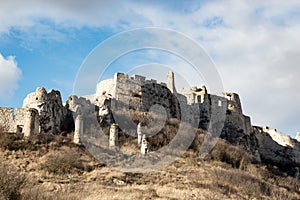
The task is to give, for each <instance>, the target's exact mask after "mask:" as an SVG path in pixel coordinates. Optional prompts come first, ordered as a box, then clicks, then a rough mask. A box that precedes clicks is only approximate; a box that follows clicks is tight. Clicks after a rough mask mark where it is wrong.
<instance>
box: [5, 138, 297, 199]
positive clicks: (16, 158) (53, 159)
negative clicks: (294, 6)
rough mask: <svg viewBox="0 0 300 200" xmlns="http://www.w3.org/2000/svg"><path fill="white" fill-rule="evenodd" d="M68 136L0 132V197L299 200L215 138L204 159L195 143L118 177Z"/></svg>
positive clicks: (293, 187) (279, 176)
mask: <svg viewBox="0 0 300 200" xmlns="http://www.w3.org/2000/svg"><path fill="white" fill-rule="evenodd" d="M70 138H71V136H68V137H65V136H62V135H58V136H51V135H43V136H39V137H35V138H31V139H30V140H28V141H25V140H23V139H22V137H18V135H16V134H6V133H1V134H0V147H1V151H0V160H1V165H0V197H1V198H0V199H44V200H47V199H285V200H287V199H299V198H300V190H299V186H300V183H299V181H298V180H296V179H295V178H293V177H291V176H288V175H287V173H285V172H282V171H280V170H279V169H278V168H277V167H275V166H272V165H262V164H255V163H253V159H252V156H251V155H249V154H248V153H247V152H245V151H243V150H241V149H239V148H238V147H236V146H233V145H231V144H229V143H228V142H226V141H224V140H222V139H220V140H219V141H218V144H217V145H216V146H215V148H214V149H213V151H212V152H211V154H209V155H208V156H207V157H206V158H205V159H200V158H199V157H198V156H197V151H196V148H197V142H196V141H195V142H194V143H193V145H192V146H191V148H190V149H189V150H188V151H187V152H186V153H185V154H184V156H182V157H180V158H178V159H177V160H176V161H175V162H174V163H172V164H171V165H169V166H168V167H165V168H163V169H161V170H159V171H154V172H147V173H124V172H120V171H116V170H114V169H111V168H109V167H108V166H105V165H104V164H103V163H101V162H98V161H96V160H95V159H94V158H93V157H92V156H90V155H89V153H88V152H87V151H86V150H85V148H84V147H83V146H78V145H75V144H73V143H72V142H71V139H70Z"/></svg>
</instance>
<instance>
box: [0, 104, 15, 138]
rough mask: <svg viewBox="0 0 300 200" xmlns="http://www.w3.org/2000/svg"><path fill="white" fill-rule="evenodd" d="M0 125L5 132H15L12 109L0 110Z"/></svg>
mask: <svg viewBox="0 0 300 200" xmlns="http://www.w3.org/2000/svg"><path fill="white" fill-rule="evenodd" d="M0 125H1V126H2V128H3V130H4V131H5V132H15V127H14V109H13V108H0Z"/></svg>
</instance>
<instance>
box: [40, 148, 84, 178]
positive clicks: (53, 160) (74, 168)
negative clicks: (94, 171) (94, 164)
mask: <svg viewBox="0 0 300 200" xmlns="http://www.w3.org/2000/svg"><path fill="white" fill-rule="evenodd" d="M42 168H43V169H45V170H46V171H48V172H50V173H54V174H58V175H63V174H70V173H80V172H81V171H82V170H84V166H83V163H82V161H81V159H80V154H79V153H78V152H75V151H67V152H62V153H61V154H50V155H48V156H47V160H46V161H45V162H44V164H43V165H42Z"/></svg>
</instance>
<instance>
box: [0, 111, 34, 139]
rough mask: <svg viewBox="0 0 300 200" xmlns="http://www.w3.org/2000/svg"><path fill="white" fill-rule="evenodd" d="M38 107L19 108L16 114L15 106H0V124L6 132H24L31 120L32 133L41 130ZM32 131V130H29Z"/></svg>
mask: <svg viewBox="0 0 300 200" xmlns="http://www.w3.org/2000/svg"><path fill="white" fill-rule="evenodd" d="M37 113H38V112H37V110H36V109H31V108H17V109H16V114H14V109H13V108H0V125H1V126H2V127H3V129H4V131H5V132H10V133H24V131H25V129H24V128H25V127H26V123H27V122H28V121H29V120H31V123H32V126H31V128H32V131H31V132H32V133H34V134H37V133H38V131H39V118H38V114H37ZM28 131H29V132H30V130H28Z"/></svg>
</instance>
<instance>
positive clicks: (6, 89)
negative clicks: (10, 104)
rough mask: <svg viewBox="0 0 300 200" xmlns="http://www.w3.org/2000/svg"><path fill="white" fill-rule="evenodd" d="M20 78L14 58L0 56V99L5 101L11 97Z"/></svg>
mask: <svg viewBox="0 0 300 200" xmlns="http://www.w3.org/2000/svg"><path fill="white" fill-rule="evenodd" d="M20 78H21V70H20V69H19V68H18V64H17V62H16V60H15V57H13V56H8V57H7V58H4V57H3V56H2V54H0V99H7V98H9V97H11V96H12V95H13V93H14V91H15V90H16V89H17V87H18V81H19V79H20Z"/></svg>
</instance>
